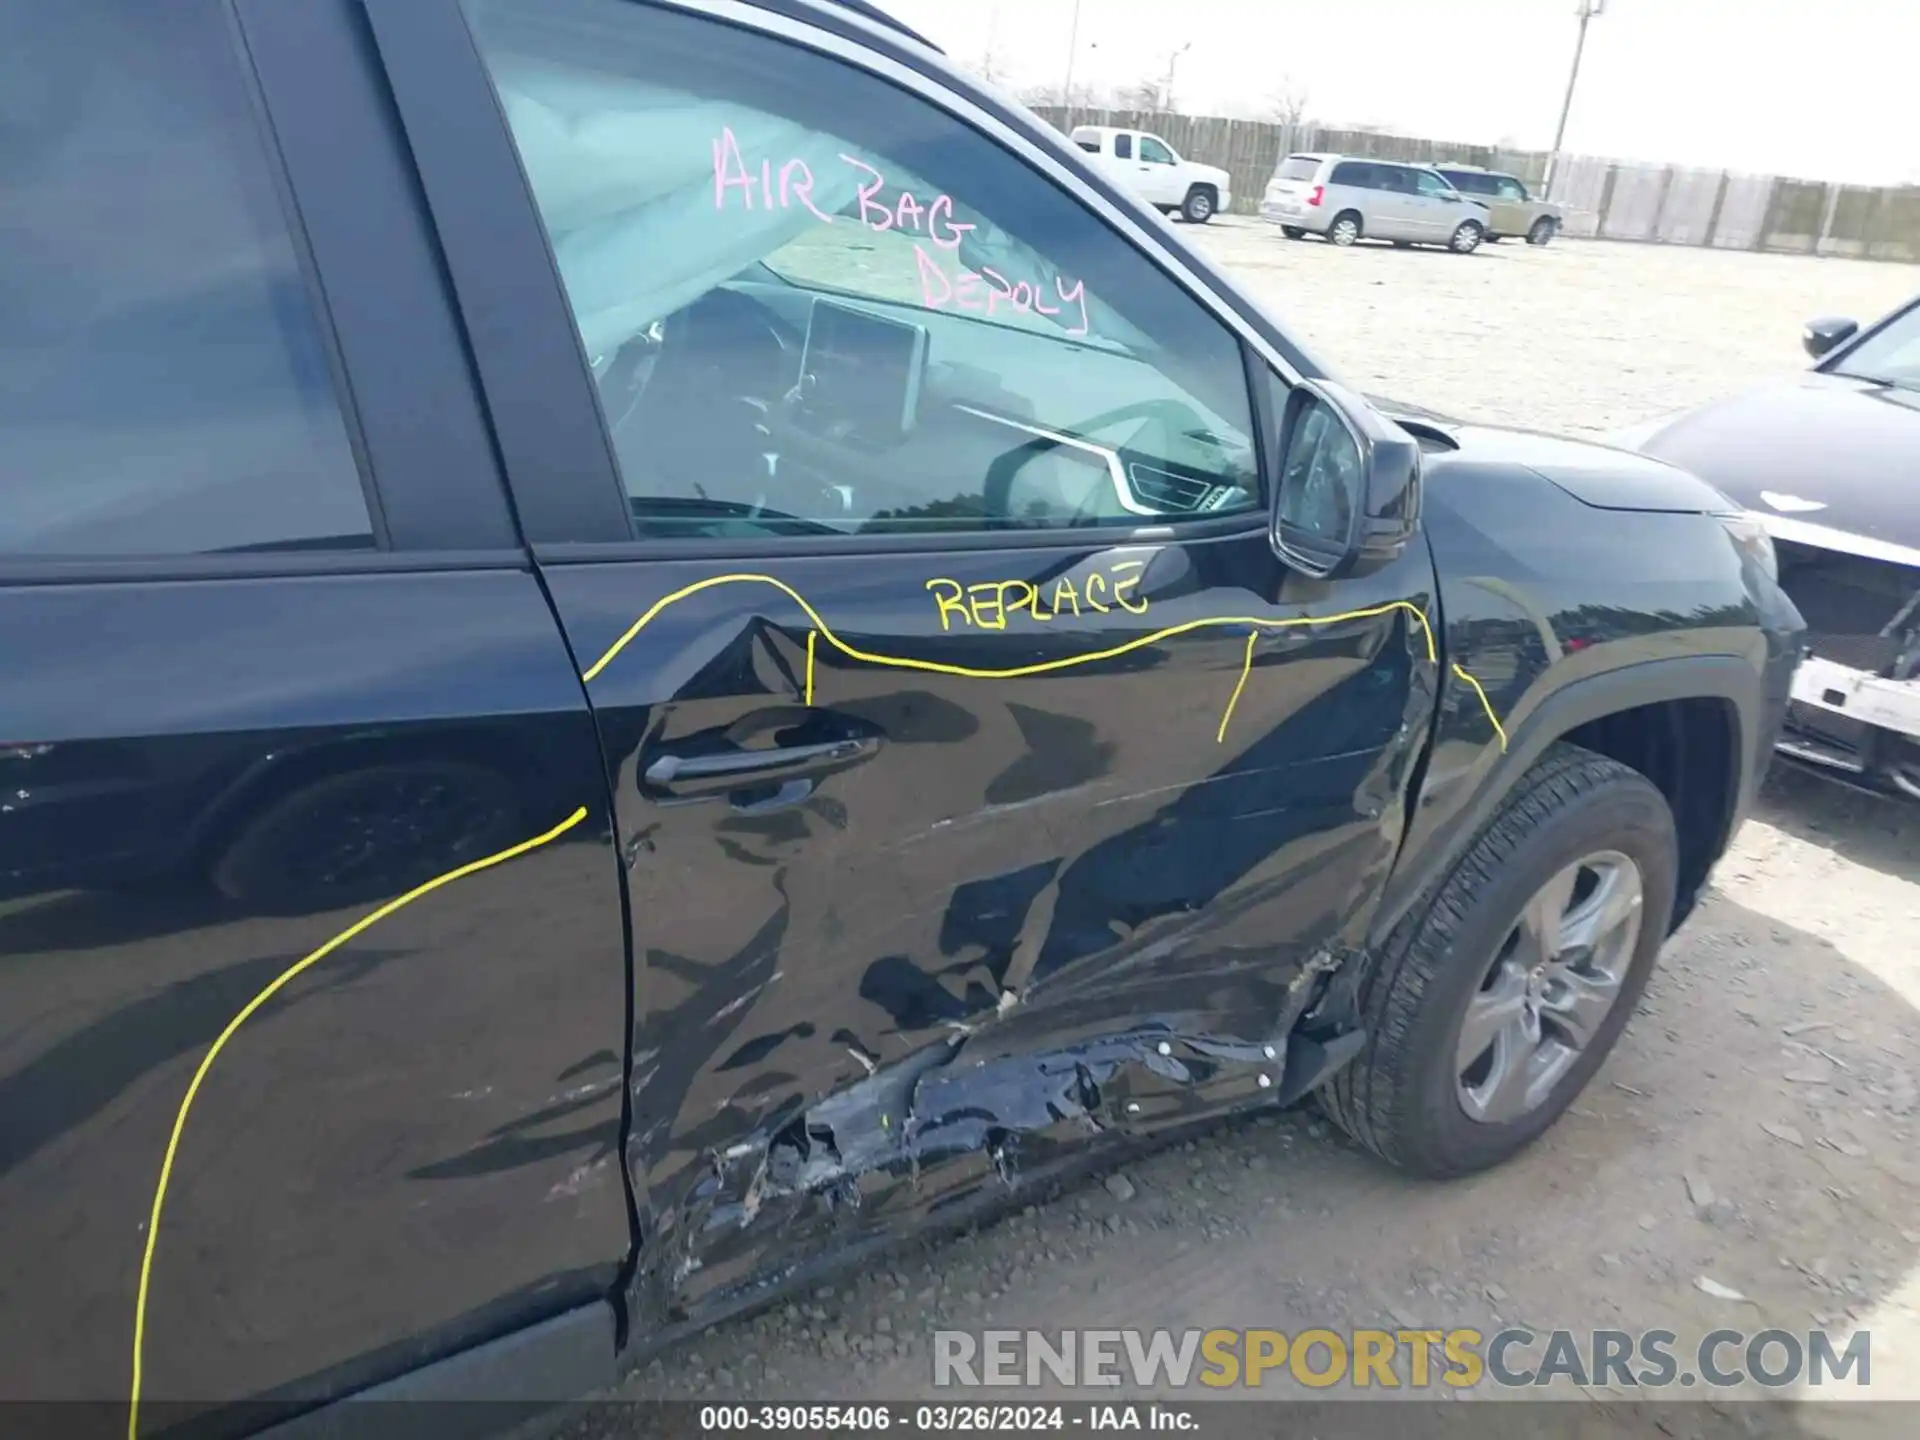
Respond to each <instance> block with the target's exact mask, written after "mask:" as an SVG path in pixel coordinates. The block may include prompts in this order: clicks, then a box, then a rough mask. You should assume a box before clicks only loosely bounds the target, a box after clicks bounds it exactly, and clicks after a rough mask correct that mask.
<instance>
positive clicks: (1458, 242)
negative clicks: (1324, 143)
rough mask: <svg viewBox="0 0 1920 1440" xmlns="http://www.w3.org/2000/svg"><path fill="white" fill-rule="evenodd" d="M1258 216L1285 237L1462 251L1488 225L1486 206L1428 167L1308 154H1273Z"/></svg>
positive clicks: (1474, 245) (1475, 245)
mask: <svg viewBox="0 0 1920 1440" xmlns="http://www.w3.org/2000/svg"><path fill="white" fill-rule="evenodd" d="M1260 217H1261V218H1262V219H1263V220H1267V221H1270V222H1272V223H1273V224H1275V225H1278V226H1279V227H1280V229H1281V231H1282V232H1283V233H1285V235H1286V236H1287V238H1288V239H1291V240H1301V239H1304V238H1306V237H1307V236H1308V235H1320V236H1323V237H1325V238H1326V239H1327V240H1329V241H1331V242H1332V243H1333V244H1335V245H1351V244H1353V243H1354V242H1355V241H1357V240H1389V241H1392V242H1393V243H1394V244H1395V245H1444V246H1446V247H1447V248H1448V249H1449V250H1453V251H1456V252H1458V253H1459V254H1462V255H1470V254H1472V253H1473V252H1474V251H1475V250H1477V249H1479V248H1480V242H1481V241H1482V240H1484V239H1486V238H1487V230H1488V228H1489V226H1488V212H1487V207H1486V206H1485V205H1483V204H1481V203H1479V202H1478V201H1475V200H1472V199H1470V198H1468V197H1467V196H1465V195H1462V194H1461V193H1460V192H1459V191H1458V190H1456V189H1454V188H1453V186H1451V185H1449V184H1448V183H1447V182H1446V181H1445V180H1444V179H1443V178H1441V175H1440V172H1439V171H1437V170H1435V169H1433V168H1432V167H1431V166H1427V165H1410V164H1407V163H1405V162H1403V161H1399V160H1372V159H1361V158H1359V157H1357V156H1351V155H1323V154H1312V153H1306V154H1296V155H1287V156H1284V157H1283V158H1282V159H1281V161H1280V163H1279V165H1277V166H1276V167H1275V168H1274V172H1273V178H1272V179H1271V180H1269V181H1268V182H1267V189H1266V193H1265V194H1264V195H1262V196H1261V197H1260Z"/></svg>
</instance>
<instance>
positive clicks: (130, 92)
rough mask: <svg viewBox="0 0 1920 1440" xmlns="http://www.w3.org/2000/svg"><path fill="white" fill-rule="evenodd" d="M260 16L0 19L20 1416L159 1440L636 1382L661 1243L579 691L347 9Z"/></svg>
mask: <svg viewBox="0 0 1920 1440" xmlns="http://www.w3.org/2000/svg"><path fill="white" fill-rule="evenodd" d="M245 20H246V22H247V23H246V29H245V31H244V36H243V33H242V32H241V31H239V30H236V28H235V23H234V15H233V13H232V12H231V11H230V10H229V9H228V7H227V6H226V5H224V4H221V3H218V0H176V3H169V4H167V5H164V6H155V5H152V4H150V3H145V0H13V3H11V4H9V5H7V6H5V7H3V8H0V56H5V57H7V58H6V60H5V61H4V62H0V64H4V67H5V69H6V73H7V79H6V82H5V85H4V87H0V94H3V98H0V110H4V113H5V124H4V129H5V133H6V136H7V141H6V144H5V146H4V147H0V213H4V214H5V216H6V229H7V242H6V245H5V247H4V249H0V655H4V656H5V657H6V663H5V679H4V682H3V683H0V793H4V794H5V795H6V797H7V798H6V801H5V802H4V803H0V1015H4V1016H5V1022H4V1024H0V1215H3V1216H4V1217H5V1219H4V1223H0V1294H3V1295H4V1296H5V1303H4V1304H0V1394H5V1395H6V1396H7V1397H8V1399H10V1400H15V1401H19V1400H28V1399H45V1400H121V1399H124V1398H125V1397H127V1396H128V1395H129V1392H130V1389H131V1388H132V1387H133V1386H135V1385H136V1384H137V1386H138V1395H139V1399H140V1401H141V1402H142V1405H141V1409H140V1411H139V1413H138V1414H137V1415H136V1416H135V1425H136V1431H137V1433H150V1432H151V1431H153V1430H154V1429H156V1428H161V1427H163V1426H165V1425H166V1424H167V1423H169V1422H177V1421H180V1420H183V1419H185V1418H186V1417H187V1416H188V1415H190V1414H192V1413H193V1412H195V1411H198V1410H201V1409H203V1408H205V1407H206V1406H208V1405H209V1404H217V1403H219V1402H222V1401H228V1400H235V1399H239V1398H243V1397H247V1396H253V1395H261V1394H269V1393H271V1394H273V1395H275V1396H276V1397H278V1398H281V1399H285V1400H287V1401H290V1402H292V1403H293V1404H295V1405H300V1404H306V1403H311V1402H313V1401H317V1400H321V1399H325V1398H327V1397H329V1396H333V1395H337V1394H339V1393H341V1392H342V1391H343V1390H346V1389H349V1388H353V1387H357V1386H359V1385H363V1384H366V1383H369V1382H372V1381H377V1380H381V1379H384V1378H387V1377H388V1376H391V1375H394V1374H396V1373H398V1372H400V1371H403V1370H407V1369H409V1368H411V1367H413V1366H416V1365H420V1364H423V1363H426V1362H429V1361H432V1360H434V1359H436V1358H438V1357H439V1356H441V1355H444V1354H447V1353H449V1352H451V1351H453V1350H456V1349H459V1348H461V1347H463V1346H466V1345H469V1344H472V1343H474V1342H476V1341H479V1340H484V1339H487V1338H490V1337H491V1336H493V1335H496V1334H498V1333H500V1332H501V1331H502V1330H505V1329H510V1328H512V1327H514V1326H516V1325H520V1324H526V1323H530V1322H533V1321H536V1320H540V1319H543V1318H545V1317H549V1316H555V1315H558V1314H560V1313H561V1312H565V1311H569V1310H574V1309H576V1307H585V1308H584V1310H582V1311H581V1312H580V1313H581V1314H583V1315H584V1316H586V1317H587V1318H588V1321H589V1323H590V1325H591V1324H592V1323H595V1322H593V1320H592V1317H594V1316H595V1315H598V1316H599V1317H600V1319H599V1321H598V1322H597V1323H598V1327H599V1333H598V1340H597V1342H596V1343H597V1345H598V1347H599V1349H600V1350H601V1351H602V1352H603V1353H604V1354H605V1355H607V1356H608V1357H609V1358H610V1355H611V1346H612V1340H611V1331H610V1326H609V1325H607V1324H606V1322H605V1315H606V1312H605V1310H604V1306H601V1307H599V1308H598V1309H597V1310H596V1309H595V1306H596V1302H598V1301H599V1300H600V1299H601V1297H604V1296H605V1295H606V1294H607V1292H608V1289H609V1287H610V1285H611V1283H612V1281H613V1278H614V1276H615V1274H616V1273H617V1270H618V1267H619V1265H620V1264H621V1261H622V1259H623V1257H624V1255H625V1252H626V1249H627V1243H628V1235H629V1227H628V1218H627V1208H626V1199H625V1195H624V1191H623V1186H622V1182H621V1174H620V1169H619V1166H618V1164H617V1163H616V1157H617V1149H618V1136H619V1124H620V1114H621V1075H622V1056H623V1052H624V1042H625V1036H624V1031H625V1025H624V1019H625V1013H626V995H625V976H624V964H623V944H622V942H623V935H622V926H621V916H620V903H619V888H618V886H619V881H618V868H617V864H616V861H615V857H614V854H613V851H612V848H611V845H610V843H609V841H610V828H609V823H608V813H607V804H606V799H605V796H606V789H605V781H604V779H603V778H602V773H601V769H600V766H599V764H598V754H597V747H596V743H595V738H594V732H593V725H592V721H591V717H590V715H589V712H588V709H587V705H586V700H585V697H584V695H583V693H582V689H581V685H580V681H579V677H578V674H577V672H576V670H575V668H574V667H573V666H572V664H571V663H570V661H569V658H568V654H567V647H566V644H565V641H564V638H563V637H562V635H561V634H560V632H559V630H558V627H557V626H556V624H555V623H554V620H553V617H552V614H551V612H550V610H549V607H548V606H547V603H546V601H545V599H544V598H543V596H542V595H541V591H540V586H539V583H538V581H537V580H536V578H535V576H534V575H533V573H532V571H531V569H530V566H529V563H528V561H527V558H526V556H525V553H524V551H523V550H522V549H521V547H520V546H519V543H518V541H517V539H516V537H515V534H514V529H513V524H512V520H511V516H510V511H509V507H508V503H507V498H506V493H505V490H504V488H503V485H502V483H501V479H500V476H499V473H498V468H497V465H496V462H495V459H494V456H493V453H492V450H491V445H490V440H489V437H488V434H487V431H486V428H485V426H484V424H483V420H482V414H481V411H480V408H479V405H478V400H477V397H476V395H475V393H474V391H473V389H472V386H471V382H470V379H469V377H468V373H467V371H466V368H465V364H464V361H463V357H462V346H461V339H460V336H459V333H458V331H457V328H456V326H455V323H454V321H453V319H452V317H451V315H450V312H449V310H448V309H447V306H446V303H445V297H444V295H443V294H442V292H441V289H440V283H439V280H438V278H437V277H438V267H437V261H436V259H435V256H434V253H433V249H432V246H431V243H430V240H429V238H428V236H427V234H426V233H425V231H424V230H423V229H422V226H421V223H420V216H419V213H418V209H417V204H416V198H415V195H414V192H413V190H412V188H411V183H412V182H411V177H410V172H409V171H408V169H407V168H406V165H405V161H404V157H403V153H402V152H401V151H400V150H399V149H398V148H397V145H396V137H395V136H394V135H393V134H392V133H391V132H390V130H389V128H388V125H387V122H386V120H385V114H386V112H385V110H384V109H383V103H384V102H383V100H382V98H381V95H380V93H379V91H378V89H377V88H376V87H375V86H374V84H373V80H372V76H371V72H370V71H369V69H368V66H367V57H366V55H365V54H364V53H363V51H362V49H361V44H360V38H359V30H358V28H357V26H356V24H355V22H354V18H353V13H352V10H351V8H350V7H348V6H347V5H345V4H328V3H323V0H315V3H307V4H302V5H278V4H275V5H264V4H263V5H258V6H251V7H247V8H246V10H245ZM243 41H244V43H243ZM243 57H245V58H243ZM250 62H252V63H250ZM256 63H257V67H258V68H257V69H256V68H255V64H256ZM293 188H297V190H298V193H299V196H300V205H299V207H298V210H297V211H296V209H295V208H294V207H293V205H292V204H291V202H290V199H289V196H290V194H291V193H292V189H293ZM302 216H303V217H304V220H305V223H302V220H301V218H300V217H302ZM253 1418H254V1420H255V1421H256V1422H257V1421H258V1420H259V1418H261V1417H260V1412H254V1414H253Z"/></svg>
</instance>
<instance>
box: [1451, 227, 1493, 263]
mask: <svg viewBox="0 0 1920 1440" xmlns="http://www.w3.org/2000/svg"><path fill="white" fill-rule="evenodd" d="M1486 238H1487V232H1486V231H1484V230H1482V229H1481V228H1480V225H1479V223H1478V222H1477V221H1473V220H1463V221H1461V222H1460V227H1459V228H1458V229H1457V230H1455V231H1454V232H1453V238H1452V239H1451V240H1449V241H1447V248H1448V249H1449V250H1451V251H1453V253H1454V254H1456V255H1471V254H1472V253H1473V252H1474V251H1476V250H1478V249H1479V248H1480V242H1481V241H1482V240H1484V239H1486Z"/></svg>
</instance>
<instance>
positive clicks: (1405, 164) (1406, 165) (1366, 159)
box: [1323, 153, 1434, 170]
mask: <svg viewBox="0 0 1920 1440" xmlns="http://www.w3.org/2000/svg"><path fill="white" fill-rule="evenodd" d="M1323 158H1325V159H1328V160H1358V161H1359V162H1360V163H1361V164H1363V165H1398V166H1399V167H1400V168H1401V169H1403V170H1431V169H1433V168H1434V165H1433V162H1432V161H1431V160H1395V159H1393V158H1391V157H1390V156H1386V155H1336V154H1331V153H1329V154H1327V155H1326V156H1324V157H1323Z"/></svg>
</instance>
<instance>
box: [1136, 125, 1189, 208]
mask: <svg viewBox="0 0 1920 1440" xmlns="http://www.w3.org/2000/svg"><path fill="white" fill-rule="evenodd" d="M1140 183H1141V185H1142V187H1143V189H1142V193H1143V194H1145V195H1146V196H1147V198H1148V199H1150V200H1151V201H1152V202H1153V203H1154V204H1156V205H1178V204H1180V202H1181V201H1183V200H1185V199H1186V198H1187V192H1186V188H1185V187H1184V186H1183V185H1182V184H1181V183H1180V160H1179V157H1178V156H1176V155H1175V154H1174V153H1173V151H1172V150H1170V149H1168V148H1167V144H1166V142H1165V141H1164V140H1161V139H1160V138H1159V137H1158V136H1154V135H1142V136H1141V137H1140Z"/></svg>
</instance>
